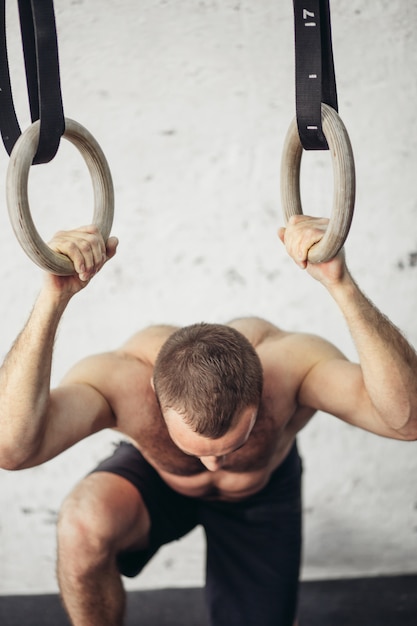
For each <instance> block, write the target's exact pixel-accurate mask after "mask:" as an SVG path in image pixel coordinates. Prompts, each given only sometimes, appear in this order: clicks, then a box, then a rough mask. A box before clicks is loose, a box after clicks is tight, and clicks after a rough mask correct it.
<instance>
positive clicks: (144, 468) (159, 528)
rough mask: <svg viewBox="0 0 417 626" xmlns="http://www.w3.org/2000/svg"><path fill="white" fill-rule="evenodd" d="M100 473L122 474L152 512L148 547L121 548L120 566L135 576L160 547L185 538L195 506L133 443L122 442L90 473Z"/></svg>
mask: <svg viewBox="0 0 417 626" xmlns="http://www.w3.org/2000/svg"><path fill="white" fill-rule="evenodd" d="M97 472H98V474H97V475H99V473H101V472H107V473H110V474H113V475H117V476H121V477H123V478H124V479H126V480H127V481H129V483H130V484H131V485H133V487H134V488H135V489H136V490H137V491H138V492H139V494H140V497H141V498H142V499H143V502H144V504H145V506H146V510H147V512H148V515H149V520H150V524H149V537H148V544H147V546H146V548H145V549H135V546H134V545H131V546H128V547H127V548H126V549H123V550H121V551H120V553H119V555H118V566H119V570H120V572H121V573H122V574H123V575H124V576H130V577H133V576H136V575H137V574H139V572H140V571H141V570H142V569H143V567H144V566H145V565H146V563H147V562H148V561H149V560H150V558H151V557H152V556H153V555H154V554H155V553H156V552H157V551H158V549H159V548H160V547H161V546H162V545H164V544H166V543H170V542H171V541H174V540H176V539H179V538H180V537H183V536H184V535H185V534H187V533H188V532H189V531H190V530H192V529H193V528H194V526H195V525H196V524H197V517H196V511H195V508H196V505H195V501H194V500H192V499H191V498H186V497H184V496H181V495H180V494H178V493H176V492H175V491H173V490H172V489H171V488H170V487H168V485H166V484H165V483H164V481H163V480H162V479H161V478H160V476H159V475H158V473H157V472H156V471H155V470H154V469H153V467H152V466H151V465H149V463H148V462H147V461H146V460H145V459H144V458H143V456H142V455H141V453H140V452H139V451H138V450H137V449H136V448H135V447H134V446H132V445H131V444H129V443H125V442H122V443H121V444H120V445H119V446H118V447H117V448H116V450H115V452H114V454H113V455H112V456H111V457H109V458H108V459H105V460H104V461H103V462H102V463H100V465H99V466H98V467H97V468H96V469H95V470H94V472H93V473H92V474H91V475H92V476H94V475H95V474H96V473H97Z"/></svg>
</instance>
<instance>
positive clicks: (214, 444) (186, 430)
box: [163, 406, 258, 472]
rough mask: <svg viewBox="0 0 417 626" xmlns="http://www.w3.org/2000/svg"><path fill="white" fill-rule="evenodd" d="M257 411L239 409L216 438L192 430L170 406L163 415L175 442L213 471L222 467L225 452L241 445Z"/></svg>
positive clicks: (252, 408) (251, 407)
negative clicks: (221, 435) (230, 423)
mask: <svg viewBox="0 0 417 626" xmlns="http://www.w3.org/2000/svg"><path fill="white" fill-rule="evenodd" d="M257 413H258V409H257V407H253V406H250V407H247V408H246V409H243V411H242V412H241V413H240V415H239V416H238V418H237V419H236V420H235V423H234V425H233V427H232V428H231V430H229V432H227V433H226V434H225V435H223V437H219V438H218V439H209V438H208V437H203V436H202V435H199V434H198V433H195V432H194V431H193V430H191V428H190V426H189V425H188V424H186V423H185V422H184V418H183V417H182V415H181V414H180V413H178V412H177V411H174V410H173V409H167V410H166V411H164V412H163V415H164V419H165V422H166V425H167V428H168V432H169V435H170V437H171V439H172V441H173V442H174V443H175V445H176V446H177V447H178V448H179V449H180V450H182V452H184V453H185V454H188V455H190V456H194V457H197V458H198V459H200V461H201V462H202V464H203V465H204V466H205V467H206V468H207V469H208V470H209V471H210V472H214V471H216V470H219V469H221V468H222V466H223V465H224V463H225V462H226V459H227V457H228V455H230V454H232V452H235V451H236V450H238V449H239V448H242V447H243V446H244V445H245V443H246V442H247V440H248V438H249V435H250V434H251V432H252V428H253V427H254V424H255V421H256V415H257Z"/></svg>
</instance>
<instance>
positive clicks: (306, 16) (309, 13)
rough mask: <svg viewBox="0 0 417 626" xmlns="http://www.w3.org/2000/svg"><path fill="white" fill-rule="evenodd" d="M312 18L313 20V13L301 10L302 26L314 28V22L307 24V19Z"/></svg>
mask: <svg viewBox="0 0 417 626" xmlns="http://www.w3.org/2000/svg"><path fill="white" fill-rule="evenodd" d="M309 17H312V18H313V19H314V18H315V15H314V12H313V11H307V9H303V20H304V26H316V22H307V21H306V20H307V18H309Z"/></svg>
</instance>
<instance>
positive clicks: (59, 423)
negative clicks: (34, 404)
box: [27, 383, 114, 467]
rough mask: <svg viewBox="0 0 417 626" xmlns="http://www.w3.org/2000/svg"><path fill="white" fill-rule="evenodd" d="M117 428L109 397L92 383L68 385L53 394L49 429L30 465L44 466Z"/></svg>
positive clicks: (44, 434) (51, 395)
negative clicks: (42, 464)
mask: <svg viewBox="0 0 417 626" xmlns="http://www.w3.org/2000/svg"><path fill="white" fill-rule="evenodd" d="M112 426H114V419H113V415H112V412H111V408H110V407H109V405H108V403H107V401H106V400H105V398H104V397H103V396H102V395H101V394H100V393H99V392H98V391H97V390H96V389H94V388H93V387H91V386H90V385H88V384H77V383H74V384H66V385H62V386H60V387H58V388H57V389H54V390H52V391H51V394H50V400H49V407H48V415H47V420H46V423H45V429H44V432H43V435H42V437H41V438H40V441H39V447H38V449H37V451H36V453H35V454H34V455H33V456H32V457H31V458H30V459H28V463H27V466H28V467H32V466H34V465H40V464H41V463H45V462H46V461H48V460H49V459H52V458H53V457H55V456H57V455H58V454H60V453H61V452H63V451H64V450H67V449H68V448H70V447H71V446H73V445H74V444H76V443H77V442H79V441H81V440H82V439H85V438H86V437H88V436H89V435H92V434H93V433H95V432H98V431H99V430H103V429H104V428H111V427H112Z"/></svg>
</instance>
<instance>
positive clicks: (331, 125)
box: [281, 104, 355, 263]
mask: <svg viewBox="0 0 417 626" xmlns="http://www.w3.org/2000/svg"><path fill="white" fill-rule="evenodd" d="M321 111H322V125H323V133H324V136H325V137H326V139H327V143H328V145H329V150H330V153H331V156H332V163H333V176H334V190H333V208H332V213H331V216H330V220H329V224H328V226H327V229H326V232H325V234H324V235H323V237H322V239H321V240H320V241H319V242H318V243H316V244H314V245H313V246H312V247H311V248H310V249H309V251H308V260H309V261H310V262H311V263H323V262H325V261H329V260H330V259H332V258H333V257H335V256H336V255H337V253H338V252H339V250H340V249H341V248H342V246H343V244H344V242H345V240H346V237H347V235H348V232H349V228H350V225H351V222H352V217H353V209H354V205H355V162H354V158H353V151H352V146H351V143H350V140H349V135H348V133H347V130H346V128H345V126H344V124H343V122H342V120H341V119H340V117H339V115H338V114H337V113H336V111H335V110H334V109H333V108H332V107H330V106H328V105H327V104H322V105H321ZM302 153H303V147H302V145H301V142H300V137H299V134H298V129H297V121H296V119H294V120H293V121H292V123H291V125H290V127H289V129H288V133H287V136H286V139H285V143H284V149H283V155H282V161H281V201H282V208H283V212H284V218H285V221H286V223H287V222H288V220H289V219H290V217H291V216H292V215H302V214H303V210H302V204H301V195H300V168H301V157H302Z"/></svg>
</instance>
